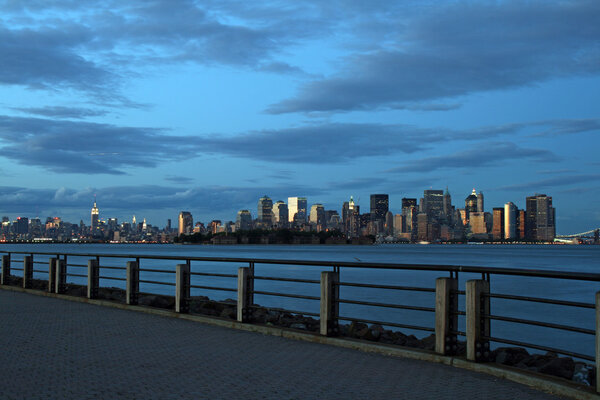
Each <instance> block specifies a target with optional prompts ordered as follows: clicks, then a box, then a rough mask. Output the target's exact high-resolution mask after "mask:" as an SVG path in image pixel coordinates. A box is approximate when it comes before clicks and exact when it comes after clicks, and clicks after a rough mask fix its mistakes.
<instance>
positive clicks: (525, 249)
mask: <svg viewBox="0 0 600 400" xmlns="http://www.w3.org/2000/svg"><path fill="white" fill-rule="evenodd" d="M0 250H3V251H33V252H53V253H54V252H57V253H58V252H69V253H100V254H106V253H117V254H147V255H172V256H177V257H179V256H181V257H185V256H199V257H203V256H204V257H240V258H244V257H248V258H268V259H286V260H326V261H359V262H390V263H403V264H446V265H463V266H484V267H485V266H487V267H506V268H534V269H542V270H564V271H573V272H591V273H600V246H552V245H537V246H531V245H376V246H304V245H303V246H285V245H281V246H278V245H270V246H260V245H254V246H252V245H248V246H178V245H100V244H93V245H92V244H87V245H83V244H82V245H61V244H35V245H1V246H0ZM86 258H87V257H82V258H77V257H69V263H76V264H85V259H86ZM36 261H45V260H44V259H42V258H39V259H38V258H36ZM125 261H126V260H124V259H111V260H110V261H104V260H103V261H102V265H116V266H124V265H125ZM177 263H178V262H177V261H153V260H143V261H142V262H141V267H142V268H148V269H153V268H154V269H156V268H160V269H174V266H175V264H177ZM240 266H245V265H240V264H239V263H238V264H233V263H193V264H192V268H193V270H194V271H197V272H220V273H231V274H236V273H237V268H238V267H240ZM35 268H36V269H40V270H45V269H47V268H45V267H44V266H41V265H36V267H35ZM322 270H323V268H318V267H305V266H284V265H261V264H258V265H256V272H255V273H256V275H257V276H261V275H263V276H279V277H295V278H307V279H315V280H318V279H319V276H320V271H322ZM69 272H74V273H85V270H84V269H80V270H77V268H73V269H71V270H70V271H69ZM19 273H20V271H15V274H17V275H18V274H19ZM101 274H102V276H117V277H123V276H124V273H120V271H108V272H107V270H103V271H102V272H101ZM35 275H36V278H42V279H46V278H47V274H43V273H36V274H35ZM439 276H447V275H446V274H444V273H438V272H419V271H386V270H373V269H371V270H361V269H343V270H342V272H341V280H342V281H344V282H362V283H380V284H391V285H408V286H421V287H431V288H433V287H434V286H435V278H437V277H439ZM477 278H480V275H477V274H466V273H461V276H460V281H459V285H460V288H461V290H464V286H465V281H466V280H468V279H477ZM141 279H146V280H159V281H166V282H174V276H173V275H171V274H162V273H152V272H142V277H141ZM71 281H72V282H77V283H82V284H85V281H84V280H82V279H80V278H72V279H71ZM101 284H102V285H103V286H115V287H121V288H122V287H124V282H120V281H110V280H102V281H101ZM192 284H196V285H207V286H216V287H229V288H235V285H236V280H235V279H233V278H214V277H213V278H205V277H198V276H194V277H193V279H192ZM255 288H256V290H263V291H277V292H285V293H298V294H308V295H314V296H319V286H318V285H311V284H302V283H293V282H273V281H262V280H257V281H256V283H255ZM141 290H142V291H146V292H156V293H163V294H172V293H173V291H174V288H173V287H171V286H160V285H150V284H145V285H142V287H141ZM491 290H492V292H495V293H507V294H518V295H528V296H535V297H548V298H555V299H563V300H571V301H579V302H586V303H594V294H595V292H597V291H599V290H600V284H598V283H588V282H578V281H559V280H555V279H547V278H542V279H540V278H537V279H533V278H522V277H507V276H492V277H491ZM192 295H206V296H209V297H210V298H212V299H215V300H222V299H226V298H235V295H236V294H235V293H234V292H224V291H207V290H202V289H193V290H192ZM461 297H462V296H461ZM341 298H346V299H353V300H364V301H376V302H381V303H391V304H408V305H419V306H425V307H434V295H433V294H431V293H419V292H402V291H391V290H376V289H367V288H352V287H342V288H341ZM461 300H462V299H461ZM255 302H256V303H258V304H261V305H265V306H270V307H285V308H289V309H294V310H301V311H310V312H318V311H319V304H318V302H316V301H310V300H299V299H289V298H281V297H273V296H265V295H257V296H256V297H255ZM460 308H461V309H462V310H464V302H463V301H461V304H460ZM340 314H341V315H342V316H352V317H360V318H366V319H372V320H381V321H390V322H397V323H406V324H411V325H420V326H429V327H433V326H434V315H433V313H427V312H421V311H411V310H394V309H389V308H374V307H367V306H357V305H347V304H342V305H341V306H340ZM492 314H497V315H505V316H511V317H519V318H527V319H533V320H538V321H546V322H554V323H561V324H567V325H574V326H580V327H583V328H588V329H594V326H595V313H594V310H591V309H589V310H588V309H575V308H571V307H561V306H553V305H545V304H537V303H525V302H515V301H510V300H501V299H493V300H492ZM459 329H460V330H461V331H464V330H465V327H464V319H461V320H459ZM407 333H414V334H416V335H417V336H424V335H426V334H428V333H426V332H420V331H415V332H407ZM492 335H493V336H496V337H500V338H508V339H513V340H522V341H529V342H534V343H539V344H544V345H548V346H552V347H558V348H563V349H567V350H572V351H576V352H579V353H584V354H589V355H592V354H594V351H595V350H594V337H593V336H591V335H584V334H578V333H569V332H563V331H560V330H555V329H547V328H539V327H531V326H526V325H519V324H508V323H504V322H499V321H493V322H492Z"/></svg>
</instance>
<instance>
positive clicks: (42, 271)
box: [33, 269, 48, 274]
mask: <svg viewBox="0 0 600 400" xmlns="http://www.w3.org/2000/svg"><path fill="white" fill-rule="evenodd" d="M33 272H39V273H40V274H47V273H48V271H44V270H43V269H34V270H33Z"/></svg>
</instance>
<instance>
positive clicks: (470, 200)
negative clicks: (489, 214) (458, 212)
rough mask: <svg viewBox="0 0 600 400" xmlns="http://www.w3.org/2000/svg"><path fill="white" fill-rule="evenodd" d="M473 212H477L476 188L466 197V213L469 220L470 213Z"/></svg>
mask: <svg viewBox="0 0 600 400" xmlns="http://www.w3.org/2000/svg"><path fill="white" fill-rule="evenodd" d="M482 205H483V204H482ZM473 212H477V192H476V191H475V189H473V192H471V194H470V195H468V196H467V198H466V199H465V214H466V220H467V221H468V220H469V216H470V214H471V213H473Z"/></svg>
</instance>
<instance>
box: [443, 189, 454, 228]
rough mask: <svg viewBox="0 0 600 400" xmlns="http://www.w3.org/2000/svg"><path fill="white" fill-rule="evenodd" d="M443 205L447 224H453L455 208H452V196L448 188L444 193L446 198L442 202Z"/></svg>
mask: <svg viewBox="0 0 600 400" xmlns="http://www.w3.org/2000/svg"><path fill="white" fill-rule="evenodd" d="M442 203H443V210H444V211H443V212H444V217H445V219H446V222H448V223H452V220H453V218H452V215H453V213H454V210H453V207H452V196H450V192H449V191H448V186H446V191H445V192H444V197H443V200H442Z"/></svg>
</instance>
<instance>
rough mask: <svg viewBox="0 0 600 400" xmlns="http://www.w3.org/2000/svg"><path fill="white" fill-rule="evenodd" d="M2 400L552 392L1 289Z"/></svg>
mask: <svg viewBox="0 0 600 400" xmlns="http://www.w3.org/2000/svg"><path fill="white" fill-rule="evenodd" d="M0 343H1V350H0V398H1V399H66V398H77V399H118V398H123V399H241V398H244V399H342V398H343V399H458V398H467V399H469V398H473V399H540V400H541V399H558V397H555V396H551V395H548V394H545V393H541V392H538V391H535V390H533V389H530V388H528V387H526V386H523V385H520V384H517V383H514V382H510V381H506V380H502V379H498V378H495V377H492V376H488V375H484V374H478V373H475V372H471V371H466V370H462V369H459V368H453V367H449V366H446V365H442V364H435V363H429V362H424V361H417V360H409V359H403V358H395V357H386V356H383V355H378V354H370V353H363V352H359V351H355V350H351V349H344V348H339V347H334V346H327V345H323V344H317V343H310V342H303V341H294V340H290V339H285V338H281V337H275V336H266V335H262V334H258V333H253V332H246V331H239V330H234V329H227V328H221V327H215V326H209V325H205V324H201V323H197V322H192V321H186V320H181V319H176V318H167V317H161V316H156V315H150V314H145V313H139V312H133V311H127V310H119V309H114V308H109V307H101V306H96V305H91V304H85V303H78V302H71V301H66V300H61V299H55V298H48V297H39V296H35V295H31V294H26V293H19V292H11V291H4V290H0Z"/></svg>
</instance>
